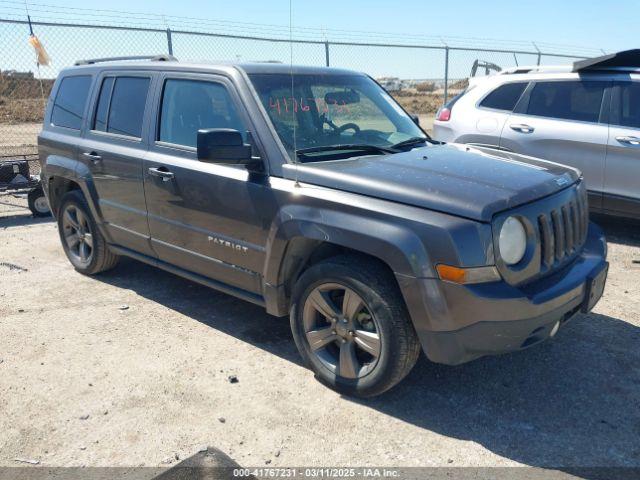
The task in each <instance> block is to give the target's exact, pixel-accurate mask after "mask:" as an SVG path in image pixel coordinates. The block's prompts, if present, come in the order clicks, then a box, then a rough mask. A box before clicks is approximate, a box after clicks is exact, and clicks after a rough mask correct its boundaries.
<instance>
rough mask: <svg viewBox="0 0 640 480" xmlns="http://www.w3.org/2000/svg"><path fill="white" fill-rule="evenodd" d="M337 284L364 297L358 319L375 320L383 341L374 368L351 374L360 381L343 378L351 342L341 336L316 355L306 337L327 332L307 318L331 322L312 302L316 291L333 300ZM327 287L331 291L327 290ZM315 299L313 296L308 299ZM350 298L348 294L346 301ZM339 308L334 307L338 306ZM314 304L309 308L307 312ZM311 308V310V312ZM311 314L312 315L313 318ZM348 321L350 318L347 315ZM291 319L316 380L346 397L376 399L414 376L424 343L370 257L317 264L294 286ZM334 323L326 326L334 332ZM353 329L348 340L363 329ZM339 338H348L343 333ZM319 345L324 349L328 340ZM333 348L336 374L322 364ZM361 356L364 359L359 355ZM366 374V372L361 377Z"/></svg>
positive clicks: (364, 367) (389, 276) (393, 286)
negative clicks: (344, 350)
mask: <svg viewBox="0 0 640 480" xmlns="http://www.w3.org/2000/svg"><path fill="white" fill-rule="evenodd" d="M334 285H339V286H344V287H346V288H347V289H350V290H351V291H352V292H351V293H350V295H351V296H352V293H353V292H355V293H356V294H357V295H358V296H359V297H360V298H359V299H358V300H362V301H363V303H364V306H365V308H364V310H360V313H358V314H357V315H358V316H361V315H364V318H365V319H367V318H369V319H368V320H366V321H367V322H369V323H371V322H372V321H374V323H375V334H376V335H377V336H378V338H379V340H378V342H379V347H378V348H379V349H378V350H377V353H378V356H377V357H375V360H372V361H371V362H372V363H373V361H375V364H373V366H372V365H371V364H366V363H364V362H363V363H362V365H360V363H359V362H356V364H357V365H358V369H353V370H351V372H354V371H356V372H359V373H357V374H356V377H357V378H346V377H345V376H342V375H339V373H340V372H341V371H342V368H341V366H340V362H341V359H342V345H343V344H345V343H347V342H348V341H349V340H348V337H340V338H339V339H338V340H337V341H336V343H335V345H334V343H333V342H332V343H328V344H327V346H322V347H319V348H318V347H316V349H315V353H314V349H312V348H311V344H310V341H309V337H308V335H310V333H311V334H313V333H314V331H315V332H319V331H326V329H325V328H324V325H320V326H318V325H316V326H315V327H313V328H309V323H308V322H309V315H316V317H315V318H319V319H320V320H318V321H319V322H322V321H324V320H325V319H327V318H329V317H328V316H327V315H324V314H322V313H319V311H317V312H314V309H315V308H316V307H314V306H313V305H317V303H315V302H314V298H318V297H317V295H318V292H322V294H323V295H334V293H333V291H332V290H331V288H333V286H334ZM325 288H328V289H329V290H323V289H325ZM327 292H328V293H327ZM312 294H313V295H314V297H312V299H311V300H309V296H310V295H312ZM346 295H347V294H346V290H345V294H344V296H343V297H342V298H343V300H342V301H343V302H344V298H345V297H346ZM337 298H338V300H336V303H337V302H340V300H339V298H340V297H339V296H338V297H337ZM308 302H309V303H308ZM336 303H334V306H337V305H336ZM310 304H311V307H309V305H310ZM345 305H346V302H344V303H343V304H342V306H343V310H344V311H346V310H348V308H345ZM309 308H311V310H308V309H309ZM316 310H317V309H316ZM310 311H312V312H314V313H309V312H310ZM318 315H319V316H318ZM344 316H345V317H348V315H344ZM290 320H291V329H292V331H293V336H294V339H295V342H296V346H297V347H298V351H299V352H300V354H301V355H302V357H303V359H304V360H305V362H306V364H307V365H308V366H309V367H310V368H311V370H313V372H314V373H315V375H316V378H317V379H318V380H320V381H321V382H322V383H324V384H325V385H327V386H329V387H330V388H333V389H334V390H336V391H338V392H340V393H343V394H346V395H353V396H358V397H372V396H375V395H379V394H381V393H383V392H385V391H387V390H389V389H390V388H392V387H393V386H395V385H396V384H398V383H399V382H400V381H401V380H402V379H403V378H404V377H405V376H406V375H407V374H408V373H409V372H410V371H411V369H412V368H413V366H414V365H415V363H416V361H417V360H418V357H419V355H420V342H419V341H418V338H417V335H416V332H415V330H414V328H413V325H412V324H411V320H410V318H409V314H408V312H407V309H406V306H405V303H404V300H403V298H402V295H401V293H400V290H399V288H398V285H397V283H396V281H395V278H394V277H393V275H392V274H391V273H390V272H389V271H388V270H387V269H386V268H385V267H384V266H383V265H381V264H378V263H377V262H375V261H373V260H371V259H369V258H366V257H361V256H358V255H342V256H338V257H333V258H329V259H327V260H324V261H322V262H319V263H317V264H315V265H313V266H311V267H310V268H309V269H308V270H306V271H305V272H304V273H303V274H302V275H301V277H300V278H299V279H298V281H297V282H296V285H295V287H294V289H293V292H292V306H291V316H290ZM334 321H335V319H334V320H329V321H328V322H327V325H328V326H329V328H333V327H331V325H337V324H336V323H332V322H334ZM342 321H345V320H344V319H343V320H342ZM305 322H306V323H305ZM338 323H340V322H338ZM353 328H354V330H355V333H354V331H349V332H348V334H347V335H354V336H358V335H359V333H358V332H360V331H361V330H357V327H353ZM308 332H310V333H308ZM331 333H332V334H336V330H335V329H334V330H332V331H331ZM338 334H339V335H344V331H343V332H342V333H340V332H338ZM332 336H335V335H332ZM345 338H346V339H345ZM319 344H323V345H324V339H323V340H322V341H321V342H319ZM329 349H332V350H337V352H335V351H334V356H336V357H337V360H338V361H337V362H336V364H335V365H333V370H332V365H331V362H330V361H329V362H328V361H326V360H325V359H323V355H324V357H330V355H331V352H328V351H327V350H329ZM365 354H366V352H365ZM358 355H361V354H360V353H358ZM371 358H374V357H371ZM347 363H348V362H347ZM362 372H367V373H365V374H362ZM357 375H362V376H359V377H358V376H357Z"/></svg>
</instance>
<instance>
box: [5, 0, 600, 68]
mask: <svg viewBox="0 0 640 480" xmlns="http://www.w3.org/2000/svg"><path fill="white" fill-rule="evenodd" d="M27 5H28V8H29V14H30V15H31V18H32V20H34V21H56V22H68V23H80V22H81V23H86V24H93V25H101V26H104V25H119V26H129V27H133V26H137V27H147V28H168V27H170V28H172V29H188V30H194V31H206V32H211V31H212V30H215V32H216V33H221V34H238V35H254V36H255V35H260V36H265V37H274V38H278V39H287V38H288V35H289V25H276V24H269V23H255V22H240V21H231V20H219V19H210V18H196V17H189V16H180V15H164V14H158V13H148V12H135V11H124V10H112V9H96V8H84V7H67V6H62V5H53V4H50V3H40V2H28V4H27ZM25 7H26V6H25V3H24V2H21V1H17V0H0V16H2V17H3V18H6V19H10V20H18V19H25V17H26V8H25ZM291 31H292V33H293V38H294V40H301V41H304V40H316V41H317V40H319V39H321V40H327V39H329V37H330V39H331V40H333V41H354V42H355V41H367V42H379V43H389V42H394V43H404V44H407V43H421V42H422V43H428V44H434V45H447V46H450V47H471V46H473V47H481V48H501V49H509V48H518V49H528V50H531V49H533V48H534V47H535V46H536V45H537V46H539V47H542V48H543V49H545V50H550V51H554V52H556V53H567V54H569V55H584V56H593V55H598V54H601V53H602V50H600V49H595V48H589V47H584V46H578V45H569V44H554V43H550V42H531V41H524V40H508V39H496V38H482V37H463V36H455V35H447V36H434V35H424V34H416V33H404V32H403V33H394V32H379V31H366V30H355V29H352V30H344V29H337V28H324V27H308V26H293V27H292V28H291ZM535 48H537V47H535Z"/></svg>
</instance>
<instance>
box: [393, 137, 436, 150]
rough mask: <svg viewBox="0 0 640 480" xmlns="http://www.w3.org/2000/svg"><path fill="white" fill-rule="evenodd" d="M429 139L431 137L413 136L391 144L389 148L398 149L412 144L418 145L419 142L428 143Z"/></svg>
mask: <svg viewBox="0 0 640 480" xmlns="http://www.w3.org/2000/svg"><path fill="white" fill-rule="evenodd" d="M428 141H429V137H411V138H407V139H406V140H403V141H401V142H398V143H395V144H393V145H391V146H390V147H389V148H392V149H397V148H400V147H408V146H412V145H418V144H419V143H427V142H428Z"/></svg>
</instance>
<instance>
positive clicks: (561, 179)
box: [556, 177, 569, 187]
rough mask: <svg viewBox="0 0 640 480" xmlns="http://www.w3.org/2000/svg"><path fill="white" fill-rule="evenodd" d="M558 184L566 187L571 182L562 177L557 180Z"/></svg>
mask: <svg viewBox="0 0 640 480" xmlns="http://www.w3.org/2000/svg"><path fill="white" fill-rule="evenodd" d="M556 183H557V184H558V186H559V187H564V186H565V185H567V184H568V183H569V180H567V179H566V178H565V177H560V178H556Z"/></svg>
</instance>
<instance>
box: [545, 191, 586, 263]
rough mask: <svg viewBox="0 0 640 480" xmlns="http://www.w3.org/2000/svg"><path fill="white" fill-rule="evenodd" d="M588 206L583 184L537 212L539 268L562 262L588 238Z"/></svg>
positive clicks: (575, 251) (572, 254)
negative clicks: (562, 201) (566, 198)
mask: <svg viewBox="0 0 640 480" xmlns="http://www.w3.org/2000/svg"><path fill="white" fill-rule="evenodd" d="M588 227H589V209H588V206H587V194H586V190H585V189H584V187H583V188H580V189H577V190H575V194H574V195H573V198H571V200H570V201H569V202H567V203H565V204H564V205H560V206H558V207H556V208H554V209H552V210H551V211H549V212H546V213H543V214H541V215H539V216H538V228H539V234H540V248H541V252H540V253H541V262H542V265H541V266H542V270H548V269H549V268H551V267H553V266H554V265H555V264H560V263H564V262H565V261H566V260H568V259H569V258H571V257H573V256H574V254H575V253H577V252H578V251H579V250H580V248H581V247H582V245H583V244H584V242H585V240H586V238H587V229H588Z"/></svg>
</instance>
